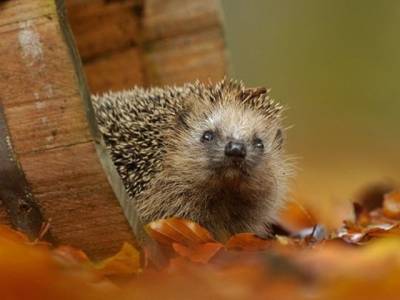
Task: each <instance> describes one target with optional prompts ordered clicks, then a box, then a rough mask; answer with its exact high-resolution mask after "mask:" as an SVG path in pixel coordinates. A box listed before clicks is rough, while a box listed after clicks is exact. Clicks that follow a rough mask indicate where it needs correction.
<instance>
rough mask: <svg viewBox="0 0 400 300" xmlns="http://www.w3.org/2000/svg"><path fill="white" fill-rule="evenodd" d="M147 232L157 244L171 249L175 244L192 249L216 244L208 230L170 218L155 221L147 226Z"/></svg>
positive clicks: (187, 221)
mask: <svg viewBox="0 0 400 300" xmlns="http://www.w3.org/2000/svg"><path fill="white" fill-rule="evenodd" d="M145 230H146V232H147V233H148V234H149V236H150V237H152V238H153V239H154V240H156V241H157V242H159V243H161V244H164V245H168V246H171V247H172V244H173V243H178V244H182V245H185V246H188V247H191V246H194V245H198V244H204V243H209V242H215V240H214V239H213V237H212V236H211V234H210V233H209V232H208V231H207V230H206V229H204V228H203V227H201V226H200V225H198V224H196V223H195V222H192V221H189V220H184V219H177V218H170V219H164V220H158V221H154V222H151V223H149V224H147V225H146V226H145Z"/></svg>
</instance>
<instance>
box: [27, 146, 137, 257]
mask: <svg viewBox="0 0 400 300" xmlns="http://www.w3.org/2000/svg"><path fill="white" fill-rule="evenodd" d="M20 162H21V165H22V166H23V167H24V171H25V174H26V176H27V177H28V178H29V182H30V184H31V188H32V191H33V193H34V194H35V196H36V198H37V199H38V200H39V202H40V204H41V206H42V210H43V214H44V215H45V216H46V217H47V219H50V220H51V221H50V222H51V224H52V226H51V228H52V233H53V235H54V236H55V237H56V238H57V239H58V241H59V242H62V243H64V244H65V243H67V244H70V245H73V246H75V247H79V248H81V249H83V250H84V251H86V252H87V253H89V254H91V255H92V256H96V257H99V256H100V257H102V256H105V255H110V254H111V253H114V252H116V251H117V250H118V248H119V247H120V246H121V245H122V243H123V242H124V241H132V234H131V231H130V228H129V227H128V224H127V222H126V220H125V218H124V217H123V213H122V209H121V207H120V206H119V205H118V203H117V202H116V201H115V199H114V198H115V196H114V194H113V192H112V190H111V189H110V186H109V184H108V182H107V181H106V180H105V178H104V173H103V169H102V167H101V165H100V164H99V162H98V157H97V155H96V151H95V149H94V147H93V144H92V143H84V144H80V145H73V146H69V147H68V146H67V147H62V148H57V149H53V150H49V151H40V152H34V153H30V154H25V155H21V156H20ZM44 162H46V165H47V166H48V167H45V166H44ZM38 170H40V172H38Z"/></svg>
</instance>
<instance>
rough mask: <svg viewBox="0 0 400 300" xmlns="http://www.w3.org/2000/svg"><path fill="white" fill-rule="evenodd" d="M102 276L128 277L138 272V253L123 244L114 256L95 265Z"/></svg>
mask: <svg viewBox="0 0 400 300" xmlns="http://www.w3.org/2000/svg"><path fill="white" fill-rule="evenodd" d="M96 269H97V270H98V271H99V273H100V274H102V275H130V274H136V273H137V272H138V271H139V270H140V253H139V251H138V250H137V249H136V248H134V247H133V246H132V245H131V244H129V243H124V244H123V245H122V248H121V250H120V251H119V252H118V253H117V254H116V255H114V256H112V257H110V258H107V259H105V260H103V261H102V262H100V263H98V264H97V265H96Z"/></svg>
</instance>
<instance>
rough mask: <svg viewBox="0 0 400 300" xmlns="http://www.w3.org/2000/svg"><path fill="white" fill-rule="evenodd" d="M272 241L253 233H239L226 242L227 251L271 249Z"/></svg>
mask: <svg viewBox="0 0 400 300" xmlns="http://www.w3.org/2000/svg"><path fill="white" fill-rule="evenodd" d="M272 243H274V241H273V240H267V239H263V238H261V237H259V236H257V235H255V234H254V233H239V234H236V235H234V236H232V237H231V238H230V239H229V240H228V241H227V242H226V248H227V249H229V250H244V251H263V250H266V249H268V248H270V247H271V245H272Z"/></svg>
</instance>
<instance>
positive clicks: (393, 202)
mask: <svg viewBox="0 0 400 300" xmlns="http://www.w3.org/2000/svg"><path fill="white" fill-rule="evenodd" d="M383 214H384V216H385V217H387V218H391V219H396V220H398V219H400V192H392V193H389V194H386V195H385V196H384V199H383Z"/></svg>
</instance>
